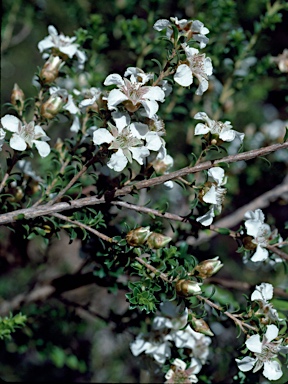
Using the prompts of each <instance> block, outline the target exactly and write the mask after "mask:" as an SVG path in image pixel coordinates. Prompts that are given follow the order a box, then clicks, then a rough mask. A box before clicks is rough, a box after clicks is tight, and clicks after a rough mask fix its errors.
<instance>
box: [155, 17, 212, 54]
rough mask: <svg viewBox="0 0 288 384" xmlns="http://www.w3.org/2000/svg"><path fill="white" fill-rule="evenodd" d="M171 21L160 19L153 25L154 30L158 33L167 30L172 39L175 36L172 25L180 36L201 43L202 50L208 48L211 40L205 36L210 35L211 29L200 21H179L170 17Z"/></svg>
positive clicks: (167, 34)
mask: <svg viewBox="0 0 288 384" xmlns="http://www.w3.org/2000/svg"><path fill="white" fill-rule="evenodd" d="M170 20H171V22H170V21H169V20H167V19H160V20H157V21H156V23H155V24H154V25H153V28H154V29H156V31H162V30H163V29H166V36H167V37H168V38H169V39H170V38H171V37H172V35H173V28H172V25H173V24H174V25H175V26H176V27H177V29H178V30H179V35H180V36H183V35H184V36H186V37H187V40H190V39H191V38H193V39H194V40H195V41H197V42H199V43H200V48H204V47H206V44H207V43H208V41H209V39H208V37H206V36H205V35H207V33H209V29H208V28H206V27H205V26H204V24H203V23H202V22H201V21H199V20H186V19H181V20H178V18H177V17H170Z"/></svg>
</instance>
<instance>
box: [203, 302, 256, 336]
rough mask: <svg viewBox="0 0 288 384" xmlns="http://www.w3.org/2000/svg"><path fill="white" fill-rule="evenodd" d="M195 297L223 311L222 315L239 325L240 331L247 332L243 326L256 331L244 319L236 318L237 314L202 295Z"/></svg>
mask: <svg viewBox="0 0 288 384" xmlns="http://www.w3.org/2000/svg"><path fill="white" fill-rule="evenodd" d="M196 297H197V299H198V300H200V301H205V303H206V304H208V305H209V307H212V308H215V309H217V311H220V312H222V313H224V315H226V316H227V317H229V318H230V319H232V320H233V321H234V323H235V324H236V325H238V326H239V327H240V329H241V330H242V332H244V333H247V331H246V330H245V327H246V328H248V329H250V330H252V331H255V332H257V331H258V329H257V328H256V327H253V326H252V325H249V324H247V323H245V322H244V321H242V320H239V319H238V318H237V317H238V316H239V315H233V314H232V313H230V312H228V311H223V309H222V308H221V307H220V306H219V305H217V304H215V303H213V302H212V301H211V300H209V299H207V298H206V297H203V296H201V295H196Z"/></svg>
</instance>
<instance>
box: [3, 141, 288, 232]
mask: <svg viewBox="0 0 288 384" xmlns="http://www.w3.org/2000/svg"><path fill="white" fill-rule="evenodd" d="M285 148H288V142H285V143H283V144H273V145H270V146H268V147H265V148H261V149H254V150H252V151H248V152H243V153H238V154H237V155H231V156H227V157H223V158H222V159H218V160H212V161H206V162H204V163H200V164H198V165H196V166H194V167H185V168H182V169H180V170H178V171H175V172H171V173H169V174H166V175H162V176H158V177H154V178H152V179H148V180H142V181H138V182H137V183H135V184H133V185H129V186H126V187H123V188H120V189H117V190H115V192H114V197H118V196H125V195H128V194H130V193H131V192H132V191H133V190H140V189H143V188H150V187H153V186H155V185H159V184H163V183H164V182H165V181H168V180H173V179H177V178H179V177H182V176H185V175H188V174H191V173H197V172H200V171H203V170H206V169H209V168H212V167H213V166H215V165H218V164H220V163H223V162H224V163H233V162H236V161H242V160H251V159H253V158H255V157H258V156H265V155H268V154H269V153H271V152H275V151H277V150H279V149H285ZM65 190H67V189H66V188H65ZM61 194H62V192H61ZM59 197H60V196H59V195H57V197H56V198H57V199H58V198H59ZM53 201H54V200H53ZM103 203H106V201H105V197H104V196H103V197H101V198H97V197H95V196H91V197H85V198H82V199H78V200H72V201H70V202H69V203H65V202H60V203H55V204H53V205H51V202H49V203H47V204H45V205H41V206H39V207H36V208H33V207H32V208H24V209H19V210H16V211H14V212H9V213H4V214H2V215H0V225H1V224H8V223H12V222H15V221H16V220H17V216H18V215H24V218H25V219H31V218H35V217H39V216H45V215H49V214H51V213H56V212H61V211H65V210H69V209H77V208H81V207H85V206H89V205H96V204H103ZM21 218H22V217H20V219H21ZM18 220H19V218H18Z"/></svg>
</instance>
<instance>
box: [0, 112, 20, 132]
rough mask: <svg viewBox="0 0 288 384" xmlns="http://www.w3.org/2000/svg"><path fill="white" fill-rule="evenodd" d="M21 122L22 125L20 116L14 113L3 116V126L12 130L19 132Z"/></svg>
mask: <svg viewBox="0 0 288 384" xmlns="http://www.w3.org/2000/svg"><path fill="white" fill-rule="evenodd" d="M19 123H20V124H21V125H22V123H21V121H20V120H19V119H18V117H16V116H13V115H5V116H3V117H2V118H1V124H2V126H3V128H5V129H6V130H7V131H10V132H18V127H19Z"/></svg>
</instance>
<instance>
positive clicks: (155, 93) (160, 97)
mask: <svg viewBox="0 0 288 384" xmlns="http://www.w3.org/2000/svg"><path fill="white" fill-rule="evenodd" d="M143 98H144V99H148V100H157V101H161V102H163V101H164V100H165V92H164V91H163V89H161V88H160V87H158V86H156V87H149V90H148V92H146V93H145V95H143Z"/></svg>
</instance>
